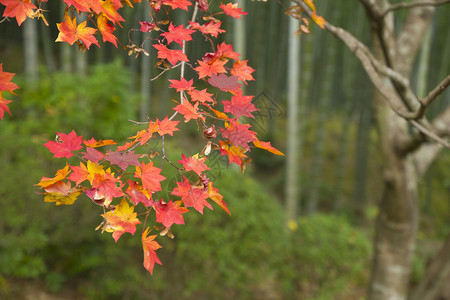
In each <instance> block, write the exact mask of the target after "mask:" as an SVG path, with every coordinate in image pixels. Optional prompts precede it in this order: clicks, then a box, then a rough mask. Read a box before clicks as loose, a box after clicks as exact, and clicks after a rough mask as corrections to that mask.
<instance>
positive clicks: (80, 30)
mask: <svg viewBox="0 0 450 300" xmlns="http://www.w3.org/2000/svg"><path fill="white" fill-rule="evenodd" d="M86 24H87V21H84V22H83V23H81V24H79V25H78V26H77V19H76V18H73V20H72V19H71V18H70V17H69V15H67V14H66V21H65V22H62V23H57V24H56V25H57V26H58V30H59V34H58V37H57V38H56V40H55V42H67V43H69V44H70V45H73V43H75V42H76V41H78V40H80V41H81V42H83V44H84V45H85V46H86V48H87V49H89V47H90V46H91V45H92V44H95V45H97V46H98V47H100V46H99V45H98V42H97V39H96V38H95V36H94V34H95V33H96V32H97V29H94V28H92V27H86Z"/></svg>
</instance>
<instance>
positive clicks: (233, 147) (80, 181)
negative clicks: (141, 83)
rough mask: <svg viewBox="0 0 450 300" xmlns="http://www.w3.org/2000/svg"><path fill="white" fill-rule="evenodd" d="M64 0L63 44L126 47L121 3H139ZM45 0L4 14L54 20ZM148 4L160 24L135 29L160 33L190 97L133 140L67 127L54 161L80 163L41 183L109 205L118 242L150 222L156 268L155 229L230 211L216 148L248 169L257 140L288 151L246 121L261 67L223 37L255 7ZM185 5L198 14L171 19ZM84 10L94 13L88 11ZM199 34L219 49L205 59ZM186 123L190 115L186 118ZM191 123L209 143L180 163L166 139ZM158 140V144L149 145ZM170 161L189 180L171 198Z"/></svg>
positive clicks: (13, 1) (148, 264)
mask: <svg viewBox="0 0 450 300" xmlns="http://www.w3.org/2000/svg"><path fill="white" fill-rule="evenodd" d="M63 1H64V3H65V5H66V10H65V13H64V20H63V21H62V22H61V23H58V24H57V27H58V30H59V34H58V37H57V39H56V42H66V43H69V44H70V45H73V44H77V45H78V46H79V47H80V50H82V51H84V50H87V49H89V48H90V47H91V46H92V45H93V44H94V45H96V46H98V47H100V45H99V43H98V40H97V37H96V35H97V34H100V35H101V36H102V38H103V42H110V43H112V44H114V45H115V46H116V47H117V43H118V42H119V41H118V39H117V38H116V37H115V36H114V31H115V30H116V26H117V25H119V27H120V22H123V21H124V19H123V18H122V16H121V15H120V13H119V10H120V9H121V8H122V7H123V6H124V5H127V6H129V7H132V3H131V2H130V1H129V0H63ZM45 2H46V1H44V0H41V1H39V0H38V1H37V4H38V6H35V5H34V4H33V3H31V1H30V0H0V3H1V4H3V5H5V6H6V9H5V12H4V16H7V17H11V18H12V17H14V18H16V20H17V23H18V24H19V26H20V25H21V24H22V22H23V21H24V20H25V19H26V18H27V17H29V18H36V17H37V18H42V19H43V20H44V22H46V20H45V16H44V15H43V11H44V10H43V9H42V8H41V5H42V4H43V3H45ZM133 2H135V3H136V2H141V0H133ZM146 3H147V4H148V5H149V8H148V11H149V13H150V17H151V18H150V21H144V22H142V21H140V22H139V24H136V27H137V28H136V29H132V30H133V31H140V32H142V34H148V33H149V32H152V31H153V32H155V33H157V37H156V38H150V36H148V38H147V39H146V41H145V42H147V43H148V42H150V43H152V46H153V48H154V49H156V51H157V57H158V58H159V59H160V61H158V62H157V63H156V67H157V68H159V69H160V70H161V74H162V73H164V72H167V71H170V70H172V69H175V68H180V69H181V76H180V78H179V79H170V80H169V81H170V88H172V89H174V90H176V92H177V93H178V94H179V96H180V98H179V101H175V102H176V105H174V107H173V110H174V112H173V114H172V115H171V116H170V117H169V116H166V117H165V118H163V119H162V120H160V119H154V120H150V119H149V120H148V122H145V127H144V128H143V129H141V130H139V131H137V132H136V134H134V135H133V136H131V137H129V141H128V142H126V143H125V144H123V145H117V143H116V142H114V141H113V140H99V141H97V140H96V139H94V138H92V139H89V140H86V139H84V138H83V137H82V136H79V135H77V133H76V132H75V131H72V132H70V133H67V134H66V133H57V136H56V139H55V140H54V141H47V142H46V143H45V144H44V146H45V147H47V148H48V150H49V151H50V152H51V153H52V154H53V156H54V158H65V159H68V160H69V159H70V161H72V160H73V158H74V157H76V158H78V160H79V163H78V164H73V163H69V161H68V162H67V163H66V164H65V166H64V167H63V168H61V169H59V170H58V171H57V172H56V174H55V176H54V177H51V178H47V177H42V179H41V181H40V182H39V183H38V184H37V185H38V186H39V187H40V188H41V189H42V190H43V192H42V194H43V195H44V201H45V202H50V203H55V205H57V206H59V205H72V204H74V203H75V202H76V201H77V200H78V199H79V198H80V196H81V195H84V196H85V198H87V199H90V200H91V201H92V202H93V203H95V204H97V205H99V206H101V207H102V209H103V213H102V214H101V217H102V218H103V221H102V222H101V224H100V225H99V226H98V229H100V228H101V229H102V232H104V231H106V232H110V233H112V237H113V238H114V240H115V241H116V242H117V241H118V240H119V239H120V237H121V236H122V235H123V234H124V233H130V234H132V235H134V233H135V232H136V228H137V226H141V225H140V224H142V235H141V241H142V247H143V252H144V263H143V264H144V267H145V268H146V269H147V270H148V271H149V272H150V273H152V272H153V268H154V265H155V264H161V261H160V260H159V259H158V257H157V255H156V250H158V249H159V248H160V247H161V246H160V245H159V244H158V242H157V241H156V240H155V238H156V236H157V235H150V231H151V230H152V229H151V228H153V230H156V231H159V235H168V236H169V237H173V234H172V233H171V231H170V228H171V227H172V226H173V224H184V218H183V214H185V213H187V212H188V211H189V210H191V209H192V210H196V211H197V212H199V213H201V214H203V211H204V209H205V207H206V208H208V209H213V205H212V203H215V204H217V205H218V206H219V207H221V208H222V209H223V210H225V211H226V212H227V213H230V211H229V209H228V207H227V205H226V203H225V202H224V200H223V196H222V195H221V194H220V191H219V190H218V189H217V188H215V187H214V183H213V182H212V181H211V179H210V178H209V177H208V171H209V170H210V167H209V166H208V162H207V158H208V155H210V154H211V153H212V152H213V151H215V152H216V153H218V154H219V155H222V156H224V157H226V158H228V161H229V163H230V164H232V163H235V164H237V165H239V166H240V167H241V170H242V172H244V170H245V168H246V165H247V164H248V163H249V162H250V161H251V159H250V158H249V156H248V154H249V152H250V151H251V150H252V149H253V148H255V147H256V148H261V149H265V150H267V151H270V152H272V153H274V154H277V155H283V154H282V153H281V152H280V151H278V150H277V149H275V148H274V147H273V146H272V145H271V144H270V142H264V141H260V140H259V139H258V137H257V133H256V132H255V131H253V130H252V129H251V127H252V126H251V125H250V124H246V123H245V120H251V119H252V118H254V116H253V113H254V112H255V111H257V110H258V109H257V108H256V107H255V105H254V104H253V103H252V99H253V96H248V95H244V93H243V87H244V86H245V85H246V84H247V82H248V81H252V80H254V78H253V76H252V73H253V72H254V69H253V68H251V67H250V66H248V61H247V60H243V59H241V58H240V55H239V54H238V53H236V52H235V51H234V50H233V47H232V45H229V44H226V43H225V42H221V43H220V42H218V37H219V35H220V34H222V33H224V32H225V30H224V29H223V28H222V21H220V20H219V19H217V17H218V16H220V15H225V16H229V17H232V18H241V16H244V15H246V14H247V13H246V12H243V11H242V9H240V8H238V4H236V3H235V4H233V3H231V2H228V3H221V5H220V6H219V8H216V9H215V10H216V11H211V10H210V8H209V3H208V2H207V1H205V0H192V1H191V0H149V1H146ZM192 7H194V8H192ZM175 9H178V10H184V11H188V12H189V10H191V11H192V18H190V19H191V20H190V21H189V22H188V23H187V24H179V25H178V24H174V23H173V22H172V21H170V19H171V15H173V14H172V13H171V11H172V10H175ZM81 15H84V16H86V18H80V17H79V16H81ZM80 20H82V21H80ZM195 36H200V37H201V38H203V39H206V40H207V41H210V45H211V49H210V50H209V52H206V53H205V54H204V55H203V57H202V58H201V59H198V58H196V59H194V58H191V57H188V56H187V55H186V47H188V46H189V45H190V43H193V42H194V37H195ZM125 48H126V49H128V52H129V54H130V55H131V54H133V53H134V54H136V56H138V55H139V54H140V53H143V54H145V55H148V53H147V52H146V51H145V50H144V49H143V47H142V45H141V46H137V44H135V43H133V42H132V41H131V40H130V41H129V44H128V45H127V46H126V47H125ZM186 67H190V68H192V70H193V71H194V72H195V73H196V76H195V78H189V79H187V78H185V76H184V68H186ZM12 75H13V74H11V73H6V72H3V71H2V68H1V65H0V118H1V117H3V111H7V112H9V110H8V108H7V106H6V104H8V101H7V100H2V99H3V98H1V92H3V91H5V90H6V91H9V92H12V91H13V90H14V89H16V88H17V86H16V85H15V84H13V83H11V82H10V80H11V77H12ZM200 86H201V87H202V88H199V87H200ZM205 86H206V87H205ZM5 107H6V108H5ZM180 121H184V122H181V124H180ZM187 122H196V123H197V128H198V129H199V132H200V133H201V134H202V136H203V140H204V143H203V145H199V148H198V153H195V154H192V155H188V154H184V153H180V155H179V157H180V159H179V160H178V161H170V160H169V159H168V157H167V156H166V154H165V147H164V145H165V143H164V141H165V138H168V136H171V137H172V136H174V134H175V133H176V132H177V131H180V130H181V126H182V125H183V124H184V123H187ZM150 143H152V144H154V147H147V146H148V145H149V144H150ZM143 146H145V147H146V148H145V149H149V148H151V149H155V148H156V147H160V150H158V151H160V153H161V154H159V153H158V152H154V151H152V152H150V153H146V154H139V152H137V151H136V149H137V148H138V147H143ZM101 149H106V150H101ZM165 167H168V168H175V169H176V171H177V172H178V173H179V175H180V177H181V179H180V180H176V181H174V182H171V184H173V186H174V188H173V189H172V190H171V191H168V193H167V194H168V195H169V197H168V198H169V199H166V198H163V197H161V196H158V193H161V191H162V187H161V183H162V182H163V181H165V180H167V179H166V178H165V177H164V175H163V174H164V172H163V169H164V168H165ZM152 213H154V214H155V224H153V225H149V224H147V222H150V221H148V216H149V215H150V214H152Z"/></svg>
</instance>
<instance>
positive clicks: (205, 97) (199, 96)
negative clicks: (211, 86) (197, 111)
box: [188, 89, 214, 103]
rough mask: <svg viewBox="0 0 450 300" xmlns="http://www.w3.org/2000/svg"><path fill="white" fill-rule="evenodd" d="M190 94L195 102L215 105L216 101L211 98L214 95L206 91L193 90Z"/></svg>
mask: <svg viewBox="0 0 450 300" xmlns="http://www.w3.org/2000/svg"><path fill="white" fill-rule="evenodd" d="M188 94H189V95H190V96H191V100H192V101H193V102H194V101H198V102H201V103H206V102H212V103H214V100H213V99H212V98H211V96H212V95H213V94H210V93H208V92H207V91H206V89H203V90H201V91H198V90H192V91H189V92H188Z"/></svg>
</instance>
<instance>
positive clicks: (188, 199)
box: [170, 177, 213, 214]
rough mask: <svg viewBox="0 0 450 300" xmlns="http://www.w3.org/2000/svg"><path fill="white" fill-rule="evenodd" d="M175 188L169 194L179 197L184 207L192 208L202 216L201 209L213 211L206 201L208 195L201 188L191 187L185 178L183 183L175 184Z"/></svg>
mask: <svg viewBox="0 0 450 300" xmlns="http://www.w3.org/2000/svg"><path fill="white" fill-rule="evenodd" d="M176 184H177V186H176V187H175V188H174V189H173V190H172V192H171V193H170V194H171V195H174V196H178V197H181V200H182V201H183V204H184V206H185V207H193V208H194V209H195V210H197V211H198V212H199V213H201V214H203V208H204V207H205V206H206V207H208V208H209V209H213V207H212V206H211V204H209V203H208V201H206V199H208V197H209V194H208V193H207V192H206V191H205V190H204V188H203V186H193V185H191V184H190V183H189V180H187V178H186V177H184V179H183V182H176Z"/></svg>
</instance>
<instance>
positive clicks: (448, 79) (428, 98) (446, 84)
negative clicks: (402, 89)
mask: <svg viewBox="0 0 450 300" xmlns="http://www.w3.org/2000/svg"><path fill="white" fill-rule="evenodd" d="M449 1H450V0H449ZM449 85H450V75H447V77H445V78H444V80H442V81H441V82H440V83H439V84H438V85H437V86H436V87H435V88H434V89H433V90H432V91H431V92H429V93H428V95H426V96H425V98H423V99H422V100H421V101H420V102H422V106H423V107H427V106H428V105H430V104H431V103H432V102H433V101H434V100H435V99H436V98H437V97H438V96H439V95H440V94H441V93H442V92H443V91H444V90H445V89H446V88H448V87H449Z"/></svg>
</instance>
